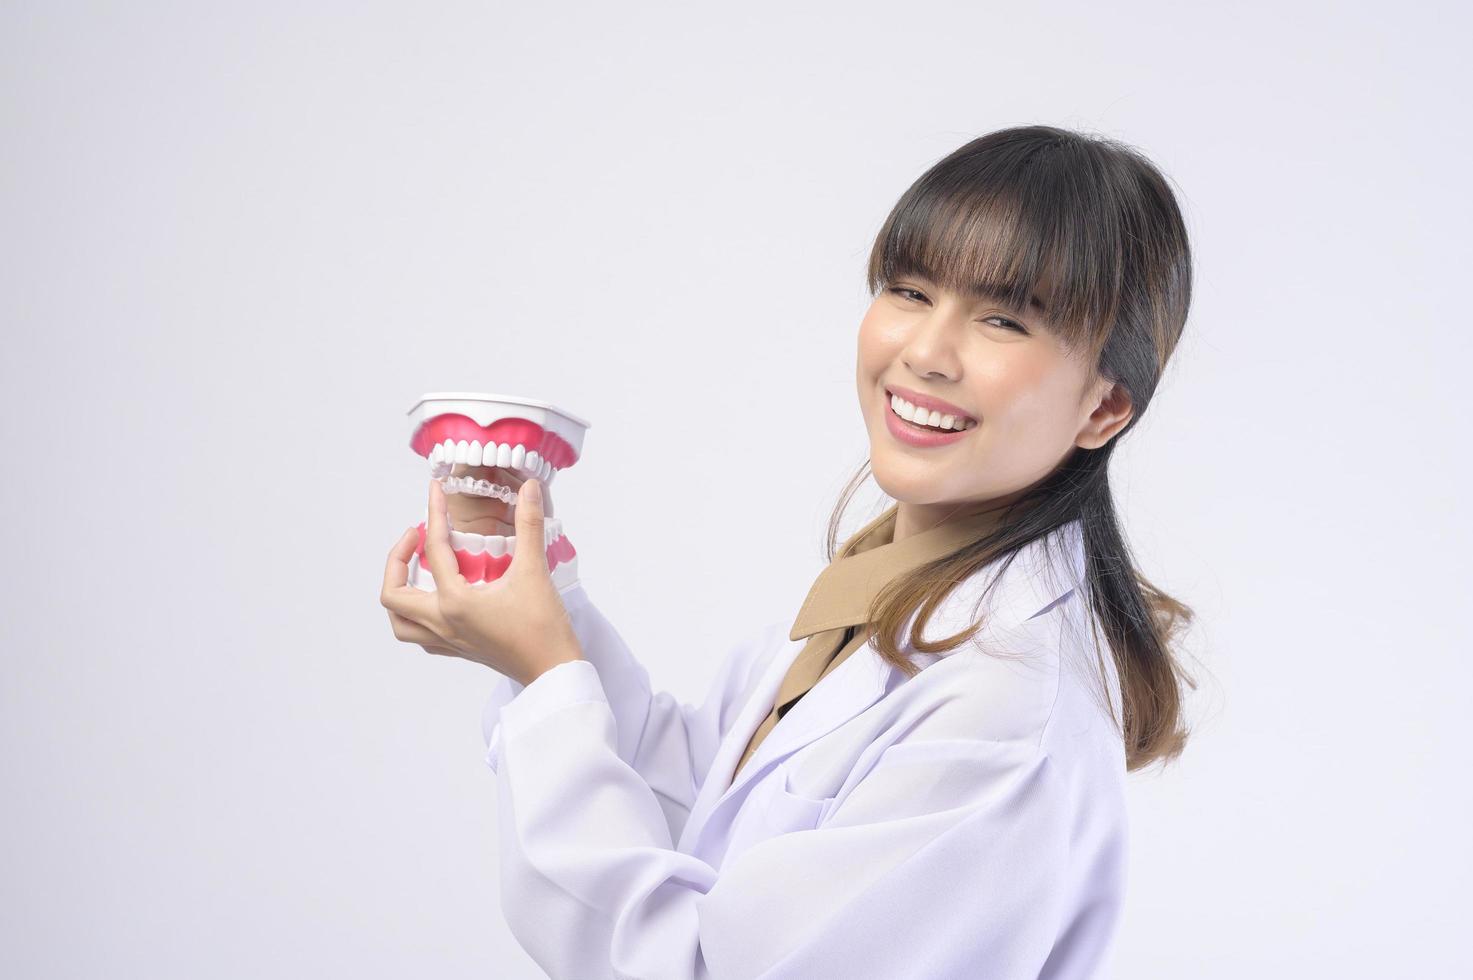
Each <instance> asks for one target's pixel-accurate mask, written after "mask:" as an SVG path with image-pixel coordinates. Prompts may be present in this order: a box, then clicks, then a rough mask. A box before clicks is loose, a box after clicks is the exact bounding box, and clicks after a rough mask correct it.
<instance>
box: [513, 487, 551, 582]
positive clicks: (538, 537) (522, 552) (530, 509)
mask: <svg viewBox="0 0 1473 980" xmlns="http://www.w3.org/2000/svg"><path fill="white" fill-rule="evenodd" d="M516 526H517V553H516V554H515V555H513V556H512V561H513V562H514V563H515V564H518V565H526V566H527V567H529V568H531V569H533V570H535V571H539V572H541V573H542V574H543V575H546V574H547V544H546V539H545V538H544V537H543V530H542V529H543V518H542V481H541V480H528V481H526V482H525V483H523V484H522V486H521V489H519V490H518V491H517V513H516Z"/></svg>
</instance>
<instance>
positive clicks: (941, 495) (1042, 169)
mask: <svg viewBox="0 0 1473 980" xmlns="http://www.w3.org/2000/svg"><path fill="white" fill-rule="evenodd" d="M868 284H869V288H870V292H871V294H872V295H873V297H874V298H873V301H872V302H871V304H870V307H869V309H868V311H867V312H866V313H865V316H864V319H863V320H862V322H861V323H860V327H859V356H858V364H857V383H858V390H859V404H860V411H861V413H862V414H863V416H864V420H865V425H866V427H867V428H868V430H869V436H870V459H869V460H868V461H867V462H866V465H865V467H864V468H862V469H861V470H860V471H859V473H857V474H856V475H855V477H854V478H853V479H851V481H850V483H849V485H848V486H847V487H846V488H845V491H844V493H843V495H842V497H841V500H840V502H839V504H838V506H837V507H836V508H835V511H834V513H833V516H832V518H831V520H830V527H829V541H828V553H829V557H830V559H832V557H833V555H834V549H835V546H836V543H837V532H838V526H839V523H840V519H841V517H842V514H843V511H844V509H845V506H846V505H847V503H848V501H849V499H850V498H851V497H852V496H853V494H854V492H855V490H856V489H857V488H858V486H859V485H860V483H861V482H862V481H863V479H864V477H865V476H866V475H867V473H868V472H869V471H870V470H871V469H872V470H873V473H874V476H875V480H876V482H877V483H878V484H879V485H880V487H881V488H882V489H883V490H884V491H885V492H886V493H887V494H888V495H889V496H891V497H893V498H895V499H896V500H897V501H898V502H899V503H898V505H897V515H896V529H895V536H896V539H897V540H898V539H901V538H904V537H906V536H907V535H909V534H911V533H914V532H915V531H916V530H919V529H924V528H928V527H934V526H936V525H937V524H939V523H942V522H944V521H947V520H950V519H953V518H955V517H956V516H957V515H962V514H967V513H973V512H977V511H979V510H992V509H997V508H1006V514H1005V519H1004V521H1003V522H1002V525H1001V526H1000V527H998V528H996V529H995V530H994V532H993V533H992V534H991V535H989V536H988V538H987V539H985V540H979V541H976V542H974V543H973V544H972V545H971V546H970V547H968V548H965V549H962V550H960V551H959V552H958V553H956V554H954V555H950V556H946V557H944V558H941V559H938V560H937V561H935V562H933V563H931V564H930V565H929V566H928V567H926V568H923V569H920V570H918V571H917V573H916V574H915V575H913V576H911V577H908V578H907V579H905V580H904V581H902V582H897V583H895V585H894V588H893V589H891V590H889V591H887V592H886V593H885V594H883V595H881V596H879V597H877V599H876V603H875V608H874V609H873V610H872V619H873V621H874V622H875V623H877V624H878V631H877V632H878V637H879V638H878V640H877V646H878V649H879V651H880V654H881V656H883V657H885V658H886V659H888V660H890V661H891V663H893V664H895V665H896V666H897V667H900V668H901V669H906V670H908V668H907V667H905V666H904V664H905V657H904V656H903V655H902V654H901V652H900V650H899V649H898V647H897V646H896V644H895V641H894V637H895V636H896V634H897V632H898V631H899V630H900V629H901V628H902V627H903V626H904V625H905V624H906V623H907V621H909V620H910V619H911V617H912V615H913V614H914V613H915V612H917V611H918V610H921V609H926V610H929V609H931V608H934V606H935V605H936V603H938V602H940V601H941V600H942V599H943V598H944V597H945V595H946V594H947V592H948V591H949V589H950V587H951V585H952V584H954V583H956V582H958V581H963V580H965V579H967V578H969V577H970V576H972V575H973V574H974V573H976V572H977V571H979V570H980V569H981V568H983V567H984V566H986V565H988V564H989V563H991V562H994V561H997V560H998V559H1001V558H1005V557H1006V556H1007V555H1008V554H1010V553H1012V552H1015V551H1016V550H1017V549H1018V548H1020V547H1022V546H1023V545H1025V544H1027V543H1028V542H1030V541H1035V540H1039V539H1041V538H1043V537H1045V536H1046V535H1047V534H1048V533H1049V532H1050V531H1052V530H1053V529H1055V528H1058V527H1061V526H1063V525H1064V524H1067V523H1069V522H1070V521H1074V520H1079V521H1081V522H1082V525H1083V529H1084V533H1085V540H1086V545H1087V551H1088V553H1089V554H1090V555H1091V556H1092V560H1091V562H1090V566H1089V568H1090V587H1089V591H1090V595H1091V598H1092V599H1093V600H1094V601H1095V602H1096V603H1097V604H1098V606H1099V612H1100V613H1101V618H1102V622H1101V625H1102V626H1103V628H1104V631H1105V633H1106V635H1107V636H1108V637H1109V638H1110V644H1111V649H1112V652H1113V656H1114V658H1115V661H1116V667H1117V668H1118V670H1119V672H1120V678H1121V683H1122V684H1123V685H1124V692H1123V693H1124V700H1125V705H1124V712H1123V715H1124V718H1123V722H1122V724H1123V737H1124V739H1125V741H1126V744H1127V746H1128V747H1129V757H1130V765H1131V767H1132V768H1138V767H1140V766H1143V765H1146V764H1148V763H1150V762H1152V761H1156V760H1164V759H1167V758H1170V757H1172V756H1174V755H1175V754H1177V753H1179V752H1180V751H1181V748H1182V746H1183V745H1184V744H1185V731H1184V729H1183V728H1182V725H1181V722H1180V719H1179V710H1178V702H1179V692H1180V684H1181V683H1182V682H1186V683H1191V681H1190V678H1188V677H1187V676H1186V675H1185V673H1184V672H1183V671H1182V670H1181V668H1180V665H1179V664H1178V663H1177V662H1176V661H1175V658H1174V657H1173V656H1172V654H1171V652H1170V645H1171V640H1172V637H1173V635H1174V634H1175V633H1176V632H1178V631H1179V630H1180V629H1182V628H1184V627H1185V626H1186V624H1187V623H1189V622H1190V619H1191V610H1190V609H1189V608H1188V607H1186V606H1184V605H1182V604H1181V603H1179V602H1177V601H1176V600H1174V599H1171V598H1170V597H1169V596H1166V595H1164V594H1163V593H1161V592H1160V591H1159V590H1157V589H1155V588H1154V587H1153V586H1151V585H1150V584H1149V583H1148V582H1146V581H1145V580H1144V579H1143V578H1142V577H1141V576H1140V575H1139V573H1137V572H1136V571H1135V569H1134V567H1133V565H1132V563H1131V561H1130V555H1129V549H1128V548H1127V547H1126V545H1125V543H1124V541H1123V539H1122V537H1121V534H1120V531H1119V525H1118V520H1117V518H1116V516H1115V511H1114V505H1113V500H1112V495H1111V491H1110V485H1109V461H1110V457H1111V455H1112V453H1113V451H1114V447H1115V445H1116V444H1117V442H1118V437H1120V436H1123V435H1124V434H1125V433H1126V432H1128V431H1129V430H1130V429H1131V428H1132V427H1133V426H1134V425H1135V424H1136V422H1138V421H1139V420H1140V418H1141V416H1142V415H1143V414H1144V412H1145V410H1146V407H1147V406H1148V405H1149V404H1150V400H1151V396H1152V394H1153V393H1154V392H1155V389H1156V385H1157V383H1158V382H1159V381H1160V377H1161V372H1162V370H1163V369H1164V367H1165V365H1166V361H1167V359H1168V358H1169V357H1170V355H1171V352H1172V351H1173V349H1174V348H1175V346H1176V343H1177V340H1178V339H1179V337H1180V336H1181V332H1182V328H1183V326H1184V324H1185V321H1186V314H1187V308H1188V306H1189V304H1190V299H1191V255H1190V250H1189V248H1188V245H1187V235H1186V228H1185V225H1184V223H1183V221H1182V218H1181V214H1180V212H1179V211H1178V209H1177V206H1176V202H1175V199H1174V196H1173V195H1172V193H1171V190H1170V188H1169V187H1168V186H1167V183H1166V179H1165V178H1164V177H1163V176H1162V175H1161V173H1160V172H1159V171H1158V170H1157V169H1156V168H1155V166H1154V165H1152V164H1151V163H1150V162H1149V161H1148V160H1146V159H1145V158H1144V157H1143V156H1141V155H1140V154H1139V153H1138V152H1136V151H1135V150H1133V149H1131V148H1129V147H1126V146H1123V145H1121V144H1118V143H1115V142H1113V141H1109V140H1105V139H1101V138H1097V137H1086V136H1084V135H1082V134H1077V133H1071V132H1068V131H1066V130H1060V129H1055V128H1053V127H1048V126H1030V127H1021V128H1018V129H1011V130H1001V131H998V132H995V133H991V134H989V135H987V136H984V137H981V138H979V139H976V140H973V141H972V142H970V143H968V144H966V145H965V146H963V147H961V148H959V149H957V150H956V151H955V152H953V153H951V154H950V155H948V156H947V157H946V158H945V159H943V160H941V161H940V162H938V163H937V164H936V165H935V166H933V167H932V168H931V169H930V170H928V171H927V172H926V173H925V174H923V175H922V176H921V177H920V178H919V179H917V180H916V182H915V183H914V184H913V185H912V186H911V187H910V188H909V189H908V190H907V191H906V192H905V194H904V195H903V196H902V197H901V198H900V200H899V201H898V202H897V203H896V205H895V207H894V208H893V209H892V211H891V213H890V215H889V217H888V219H887V220H886V222H885V224H884V226H883V227H882V228H881V230H880V232H879V234H878V235H877V236H876V239H875V243H874V247H873V249H872V250H871V253H870V262H869V271H868ZM897 396H899V398H898V399H897ZM907 402H908V403H909V405H911V406H918V407H916V408H914V409H910V410H908V409H907V404H906V403H907ZM921 413H925V415H926V417H925V418H924V419H922V418H921ZM961 416H965V417H967V418H972V419H975V420H976V424H975V425H973V426H970V427H968V428H966V429H965V430H963V431H961V432H941V431H937V430H936V429H935V428H931V427H935V426H938V425H939V426H945V425H946V424H947V419H948V418H951V419H953V421H954V419H955V418H956V417H961ZM922 421H924V423H925V424H926V426H928V428H922V427H921V426H920V425H916V424H915V423H917V422H922ZM926 618H927V615H926V614H925V613H923V614H922V615H921V616H920V618H919V620H917V621H916V623H915V630H916V631H917V632H919V630H920V629H922V628H923V627H924V625H925V622H926ZM970 635H971V633H970V632H967V633H963V634H961V635H960V636H958V637H955V638H953V639H955V640H956V641H957V642H961V641H963V640H965V639H967V638H968V637H969V636H970ZM919 648H920V649H928V651H929V652H939V651H941V650H943V649H946V648H947V647H946V646H945V644H941V645H931V646H930V647H927V646H921V647H919ZM1103 680H1104V678H1103V677H1102V681H1103Z"/></svg>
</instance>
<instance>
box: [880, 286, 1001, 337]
mask: <svg viewBox="0 0 1473 980" xmlns="http://www.w3.org/2000/svg"><path fill="white" fill-rule="evenodd" d="M890 292H892V293H894V294H895V295H897V296H900V297H902V298H904V299H912V298H913V297H914V298H915V299H918V300H924V299H925V298H926V295H925V294H924V293H922V292H921V291H920V290H918V289H910V288H908V287H906V286H891V287H890ZM913 301H914V300H913ZM987 320H988V321H991V320H997V321H998V322H999V324H1000V325H1001V326H1002V327H1003V328H1004V329H1006V330H1012V331H1014V332H1016V333H1021V334H1027V333H1028V328H1027V327H1025V326H1023V325H1022V324H1021V323H1019V322H1018V321H1016V320H1010V319H1008V318H1007V317H1005V316H990V317H988V318H987Z"/></svg>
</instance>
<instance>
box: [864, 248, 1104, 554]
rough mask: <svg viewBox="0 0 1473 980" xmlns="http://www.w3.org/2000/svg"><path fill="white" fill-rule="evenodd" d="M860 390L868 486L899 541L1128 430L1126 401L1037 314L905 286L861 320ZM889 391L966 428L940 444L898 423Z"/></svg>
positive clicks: (903, 281)
mask: <svg viewBox="0 0 1473 980" xmlns="http://www.w3.org/2000/svg"><path fill="white" fill-rule="evenodd" d="M1046 288H1047V287H1046V285H1045V286H1044V291H1046ZM857 382H858V388H859V405H860V410H861V412H862V413H863V415H864V423H865V427H866V429H867V430H868V432H869V440H870V466H871V469H872V470H873V472H874V476H875V481H876V482H877V483H878V484H879V485H880V488H881V489H882V490H884V491H885V493H886V494H888V495H889V496H891V497H893V498H894V499H895V500H896V501H898V502H899V514H898V515H897V520H896V527H895V539H896V540H899V539H901V538H902V537H905V536H908V535H909V534H912V533H916V532H918V531H922V530H926V529H927V528H930V527H933V526H935V525H936V524H938V523H941V522H942V521H944V520H946V519H948V518H951V517H955V516H960V515H962V514H969V513H973V512H976V511H978V510H984V509H989V508H991V507H993V506H1001V505H1002V504H1004V503H1007V502H1010V501H1011V500H1013V499H1015V498H1016V497H1018V496H1021V495H1022V493H1023V492H1024V491H1026V490H1027V489H1028V488H1029V487H1031V486H1032V485H1034V484H1036V483H1038V482H1039V481H1041V480H1043V479H1045V478H1046V477H1047V476H1048V475H1049V474H1050V473H1051V472H1052V471H1053V470H1054V468H1055V467H1057V466H1058V465H1059V463H1061V462H1062V461H1063V460H1064V459H1065V458H1066V457H1067V456H1068V454H1069V453H1070V452H1071V451H1072V450H1073V448H1074V447H1075V446H1083V447H1085V448H1088V449H1094V448H1098V447H1099V446H1102V445H1104V444H1105V443H1106V442H1108V441H1109V439H1110V437H1111V436H1113V435H1114V434H1115V433H1116V432H1118V431H1119V430H1120V429H1122V428H1124V426H1125V425H1126V423H1127V422H1128V421H1129V419H1130V402H1129V397H1128V396H1127V395H1126V394H1125V392H1124V389H1122V388H1120V387H1119V386H1115V385H1111V384H1110V383H1109V382H1108V381H1106V380H1104V379H1097V378H1095V377H1094V376H1093V372H1092V370H1091V366H1090V365H1089V364H1088V363H1086V362H1085V361H1084V360H1083V359H1082V358H1081V357H1079V356H1076V355H1073V354H1071V353H1069V352H1068V351H1067V350H1066V349H1065V347H1064V345H1063V344H1062V342H1061V340H1060V339H1059V337H1058V335H1057V334H1055V333H1054V332H1053V331H1051V330H1050V329H1049V321H1048V318H1047V316H1046V314H1045V313H1044V312H1043V311H1042V310H1040V309H1038V308H1036V307H1034V308H1030V309H1028V310H1026V311H1025V310H1015V309H1008V308H1006V307H1004V306H1003V305H1001V303H1000V302H999V301H996V300H989V299H981V298H974V297H970V296H965V295H962V294H959V293H955V292H951V291H949V290H945V289H942V288H940V287H938V286H937V285H936V284H935V283H933V282H931V281H930V280H928V279H926V278H925V277H923V276H919V275H914V274H912V275H905V276H901V277H898V278H897V279H895V280H894V281H892V282H890V283H888V284H886V286H885V288H882V289H881V290H880V292H879V294H878V295H877V296H876V297H875V299H874V302H873V303H871V305H870V308H869V310H868V311H867V312H866V313H865V315H864V320H863V321H862V322H861V323H860V327H859V358H858V370H857ZM897 391H898V393H899V394H900V395H901V397H902V398H905V399H906V400H907V401H909V402H911V403H912V404H916V403H919V406H918V407H920V408H932V409H935V410H936V411H937V412H939V414H940V415H941V416H943V417H944V416H945V415H947V414H953V409H954V410H957V411H956V412H955V414H959V415H962V416H966V417H967V419H969V420H970V421H966V422H963V420H962V419H960V418H959V419H956V420H955V421H956V422H962V423H963V424H966V425H967V426H968V427H967V428H966V429H965V430H964V431H961V432H956V431H954V430H951V431H950V434H945V433H942V432H941V431H940V430H937V429H934V428H931V429H923V428H921V427H919V426H917V425H915V423H914V422H911V421H906V420H904V419H902V418H900V417H898V416H897V415H896V413H895V411H894V409H893V408H892V392H897ZM927 399H934V400H937V401H933V402H929V403H928V402H927ZM901 410H902V411H904V412H906V413H907V414H910V415H911V416H912V417H914V418H919V416H918V415H916V414H915V412H913V411H912V410H911V408H910V407H909V406H905V405H902V406H901ZM934 417H935V416H932V415H930V414H929V413H928V415H927V418H928V419H929V418H934ZM943 420H944V419H943Z"/></svg>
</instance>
